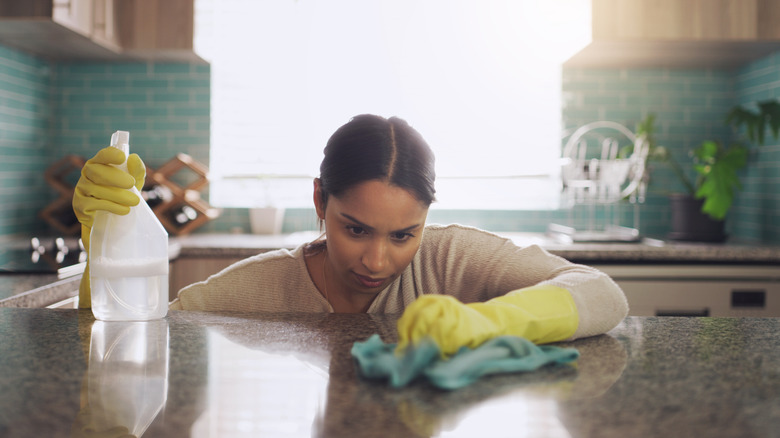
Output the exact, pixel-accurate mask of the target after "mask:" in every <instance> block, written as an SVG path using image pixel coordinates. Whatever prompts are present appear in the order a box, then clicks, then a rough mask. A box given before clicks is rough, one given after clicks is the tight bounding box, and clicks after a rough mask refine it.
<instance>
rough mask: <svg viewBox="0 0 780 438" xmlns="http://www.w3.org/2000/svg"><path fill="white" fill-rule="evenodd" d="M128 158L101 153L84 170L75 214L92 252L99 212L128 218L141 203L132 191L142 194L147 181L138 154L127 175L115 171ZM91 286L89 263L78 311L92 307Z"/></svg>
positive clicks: (112, 151) (110, 149) (115, 151)
mask: <svg viewBox="0 0 780 438" xmlns="http://www.w3.org/2000/svg"><path fill="white" fill-rule="evenodd" d="M124 161H125V154H124V152H122V151H121V150H120V149H117V148H115V147H107V148H104V149H101V150H100V151H99V152H98V153H97V154H96V155H95V156H94V157H92V158H91V159H90V160H88V161H87V162H86V163H85V164H84V167H83V168H82V169H81V177H80V178H79V181H78V183H76V188H75V190H74V192H73V211H74V212H75V213H76V217H77V218H78V220H79V222H81V243H82V244H83V245H84V249H85V250H87V252H89V234H90V231H91V230H92V224H93V223H94V221H95V212H96V211H98V210H105V211H110V212H111V213H115V214H119V215H125V214H127V213H129V212H130V207H132V206H135V205H138V202H140V199H139V198H138V196H137V195H136V194H134V193H133V192H131V191H130V189H131V188H132V187H133V186H135V188H136V189H138V190H141V188H142V187H143V185H144V180H145V179H146V166H144V163H143V161H141V157H139V156H138V154H130V156H128V157H127V170H128V171H127V172H125V171H123V170H121V169H119V168H117V167H114V165H119V164H122V163H124ZM91 301H92V298H91V293H90V286H89V262H87V267H86V269H85V270H84V274H83V275H82V277H81V283H80V284H79V307H80V308H83V309H88V308H90V307H92V302H91Z"/></svg>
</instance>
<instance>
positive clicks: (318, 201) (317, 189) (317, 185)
mask: <svg viewBox="0 0 780 438" xmlns="http://www.w3.org/2000/svg"><path fill="white" fill-rule="evenodd" d="M313 197H314V209H315V210H316V211H317V217H318V218H320V220H321V221H324V220H325V202H323V200H322V181H320V179H319V178H314V194H313Z"/></svg>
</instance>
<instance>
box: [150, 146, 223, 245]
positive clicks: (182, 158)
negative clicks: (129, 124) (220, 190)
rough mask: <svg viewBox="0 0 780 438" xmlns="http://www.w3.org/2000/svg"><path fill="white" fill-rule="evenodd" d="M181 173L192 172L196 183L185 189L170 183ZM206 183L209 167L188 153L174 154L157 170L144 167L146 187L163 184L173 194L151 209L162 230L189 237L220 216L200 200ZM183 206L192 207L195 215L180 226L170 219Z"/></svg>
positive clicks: (217, 211) (216, 210)
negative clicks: (195, 230) (161, 225)
mask: <svg viewBox="0 0 780 438" xmlns="http://www.w3.org/2000/svg"><path fill="white" fill-rule="evenodd" d="M181 171H189V172H193V173H194V174H195V175H196V179H195V181H193V182H191V183H189V184H187V185H186V186H185V187H182V186H180V185H179V184H177V183H175V182H173V180H172V179H171V177H173V175H175V174H177V173H179V172H181ZM208 183H209V180H208V168H207V167H206V166H204V165H203V164H201V163H199V162H197V161H195V160H194V159H193V158H192V157H190V156H189V155H187V154H177V155H176V156H175V157H173V158H172V159H170V160H169V161H168V162H167V163H165V164H163V165H162V166H161V167H160V168H159V169H157V170H154V169H151V168H149V167H147V168H146V184H147V185H158V184H159V185H162V186H164V187H166V188H167V189H168V190H170V191H171V194H173V198H172V199H170V200H168V201H166V202H163V203H162V204H160V205H157V206H155V207H154V208H153V209H152V210H153V211H154V212H155V214H156V215H157V218H158V219H160V222H161V223H162V224H163V226H164V227H165V229H166V230H168V232H169V233H172V234H176V235H184V234H189V233H190V232H192V231H193V230H194V229H196V228H198V227H200V226H201V225H203V224H205V223H206V222H208V221H210V220H212V219H216V218H217V217H218V216H219V213H220V211H219V210H218V209H216V208H213V207H211V205H209V204H208V203H207V202H205V201H204V200H202V199H201V197H200V192H201V190H203V189H204V188H205V187H206V186H207V185H208ZM183 206H189V207H192V208H193V209H194V210H195V211H196V212H197V216H196V217H195V219H193V220H190V221H188V222H186V223H184V224H182V225H179V224H177V223H176V222H175V221H174V220H172V219H171V217H170V216H171V214H173V213H175V212H176V211H177V210H179V209H181V208H182V207H183Z"/></svg>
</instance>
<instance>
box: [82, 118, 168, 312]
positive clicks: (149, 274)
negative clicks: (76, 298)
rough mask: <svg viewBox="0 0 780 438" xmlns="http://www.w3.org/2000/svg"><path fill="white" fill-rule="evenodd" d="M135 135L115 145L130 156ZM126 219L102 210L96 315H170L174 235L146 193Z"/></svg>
mask: <svg viewBox="0 0 780 438" xmlns="http://www.w3.org/2000/svg"><path fill="white" fill-rule="evenodd" d="M129 139H130V134H129V133H128V132H126V131H117V132H115V133H114V135H112V136H111V146H113V147H116V148H118V149H120V150H122V151H123V152H124V153H125V163H123V164H121V165H118V166H117V167H119V168H121V169H123V170H125V171H127V158H126V157H127V155H128V153H129V150H130V146H129ZM131 190H132V191H133V193H135V194H136V195H138V198H139V199H140V202H139V203H138V205H136V206H134V207H131V208H130V213H128V214H126V215H121V216H120V215H116V214H113V213H110V212H107V211H98V212H96V214H95V222H94V224H93V225H92V231H91V232H90V244H89V273H90V277H89V281H90V288H91V291H92V313H93V314H94V315H95V318H97V319H100V320H103V321H146V320H151V319H159V318H163V317H165V315H166V314H167V313H168V233H167V232H166V231H165V228H163V226H162V224H161V223H160V221H159V220H158V219H157V216H155V214H154V212H153V211H152V209H151V208H149V206H148V205H147V204H146V201H144V199H143V198H142V197H141V194H140V192H139V191H138V190H137V189H136V188H135V187H133V188H132V189H131Z"/></svg>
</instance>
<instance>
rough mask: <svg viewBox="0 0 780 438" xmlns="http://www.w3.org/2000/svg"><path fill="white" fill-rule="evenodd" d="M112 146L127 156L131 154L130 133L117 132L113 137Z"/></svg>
mask: <svg viewBox="0 0 780 438" xmlns="http://www.w3.org/2000/svg"><path fill="white" fill-rule="evenodd" d="M111 146H113V147H115V148H117V149H120V150H122V152H124V153H125V156H127V155H128V154H129V153H130V133H129V132H127V131H117V132H115V133H114V134H113V135H111Z"/></svg>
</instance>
